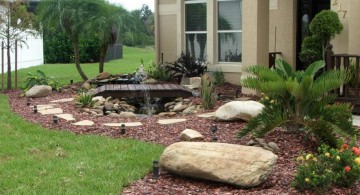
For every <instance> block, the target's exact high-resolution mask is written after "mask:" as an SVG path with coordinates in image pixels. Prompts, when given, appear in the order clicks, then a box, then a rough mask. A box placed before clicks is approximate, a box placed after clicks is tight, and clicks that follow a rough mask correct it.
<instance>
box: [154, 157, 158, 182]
mask: <svg viewBox="0 0 360 195" xmlns="http://www.w3.org/2000/svg"><path fill="white" fill-rule="evenodd" d="M153 178H154V179H158V178H159V161H157V160H154V161H153Z"/></svg>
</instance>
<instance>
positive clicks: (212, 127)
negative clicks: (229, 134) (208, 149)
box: [211, 124, 218, 133]
mask: <svg viewBox="0 0 360 195" xmlns="http://www.w3.org/2000/svg"><path fill="white" fill-rule="evenodd" d="M217 130H218V128H217V126H216V125H215V124H212V125H211V132H213V133H216V132H217Z"/></svg>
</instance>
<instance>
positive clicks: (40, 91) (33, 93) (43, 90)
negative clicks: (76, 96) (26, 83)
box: [25, 85, 52, 98]
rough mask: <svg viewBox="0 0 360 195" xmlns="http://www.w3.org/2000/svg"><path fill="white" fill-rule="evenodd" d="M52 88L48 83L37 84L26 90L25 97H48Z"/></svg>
mask: <svg viewBox="0 0 360 195" xmlns="http://www.w3.org/2000/svg"><path fill="white" fill-rule="evenodd" d="M51 91H52V88H51V87H50V86H47V85H35V86H33V87H32V88H30V89H29V90H28V91H27V92H25V97H28V98H38V97H46V96H48V95H50V94H51Z"/></svg>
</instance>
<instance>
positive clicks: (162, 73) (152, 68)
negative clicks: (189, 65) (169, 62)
mask: <svg viewBox="0 0 360 195" xmlns="http://www.w3.org/2000/svg"><path fill="white" fill-rule="evenodd" d="M145 71H146V73H147V75H148V76H149V77H150V78H153V79H156V80H158V81H170V80H171V75H170V74H169V72H168V71H167V70H166V68H165V66H164V65H162V64H159V65H156V64H155V63H154V62H151V63H150V65H149V66H148V67H147V68H146V70H145Z"/></svg>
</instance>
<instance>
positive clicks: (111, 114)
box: [109, 112, 120, 117]
mask: <svg viewBox="0 0 360 195" xmlns="http://www.w3.org/2000/svg"><path fill="white" fill-rule="evenodd" d="M109 116H111V117H120V115H119V114H117V113H113V112H112V113H110V114H109Z"/></svg>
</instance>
